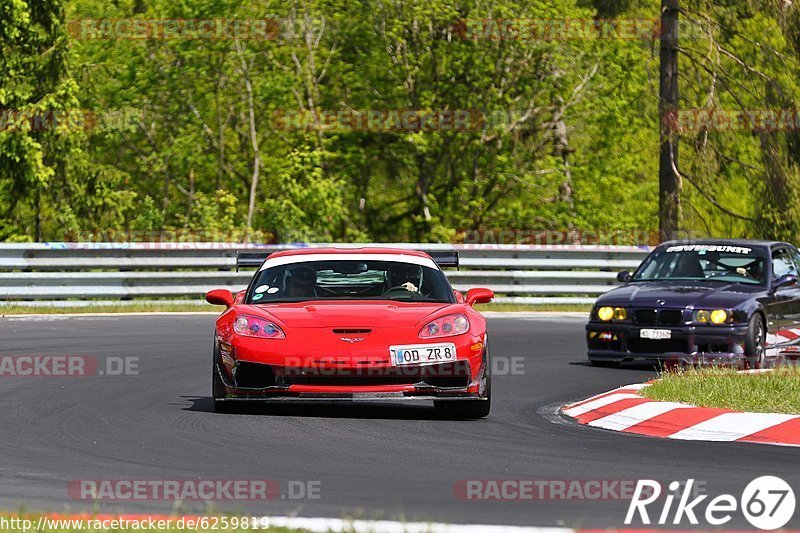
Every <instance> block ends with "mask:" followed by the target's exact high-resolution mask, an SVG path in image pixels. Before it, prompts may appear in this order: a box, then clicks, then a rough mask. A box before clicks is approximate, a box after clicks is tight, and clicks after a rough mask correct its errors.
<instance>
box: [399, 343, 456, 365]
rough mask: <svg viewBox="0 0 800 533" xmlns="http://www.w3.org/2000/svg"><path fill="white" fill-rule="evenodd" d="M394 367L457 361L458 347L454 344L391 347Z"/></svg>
mask: <svg viewBox="0 0 800 533" xmlns="http://www.w3.org/2000/svg"><path fill="white" fill-rule="evenodd" d="M389 354H390V355H391V356H392V364H393V365H394V366H406V365H426V364H431V363H447V362H449V361H455V360H456V345H455V344H453V343H452V342H443V343H440V344H406V345H403V346H389Z"/></svg>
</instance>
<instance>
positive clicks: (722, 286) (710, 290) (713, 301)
mask: <svg viewBox="0 0 800 533" xmlns="http://www.w3.org/2000/svg"><path fill="white" fill-rule="evenodd" d="M763 290H764V288H763V287H761V286H758V285H742V284H740V283H722V282H702V281H699V282H686V281H680V282H678V281H675V282H640V283H629V284H627V285H623V286H622V287H618V288H616V289H613V290H611V291H609V292H607V293H605V294H604V295H602V296H600V297H599V298H598V299H597V305H608V306H620V307H625V306H627V307H654V308H655V307H664V308H685V307H690V306H691V307H722V308H735V307H736V306H737V305H739V304H740V303H742V302H743V301H745V300H747V299H749V298H751V297H752V296H753V295H754V294H755V293H758V292H762V291H763Z"/></svg>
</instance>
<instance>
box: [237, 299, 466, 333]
mask: <svg viewBox="0 0 800 533" xmlns="http://www.w3.org/2000/svg"><path fill="white" fill-rule="evenodd" d="M452 305H454V304H446V303H422V302H413V303H411V302H387V301H383V302H341V303H338V302H319V301H317V302H302V303H296V304H288V303H284V304H273V305H259V306H242V307H250V308H251V309H257V310H258V311H260V313H258V314H266V315H267V316H269V315H271V316H272V317H274V318H276V319H278V321H279V322H281V323H282V324H283V325H285V326H287V327H288V328H348V329H356V328H372V329H376V328H398V327H410V326H414V325H416V324H417V323H418V322H420V321H421V320H423V319H424V318H425V317H427V316H429V315H431V314H432V313H435V312H436V311H438V310H439V309H442V308H443V307H448V306H452ZM242 312H246V311H244V309H242Z"/></svg>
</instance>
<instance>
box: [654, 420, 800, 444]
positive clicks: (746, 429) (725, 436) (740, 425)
mask: <svg viewBox="0 0 800 533" xmlns="http://www.w3.org/2000/svg"><path fill="white" fill-rule="evenodd" d="M794 418H800V417H798V416H797V415H782V414H773V413H723V414H721V415H719V416H715V417H714V418H711V419H709V420H706V421H704V422H700V423H699V424H695V425H694V426H692V427H689V428H686V429H682V430H681V431H678V432H677V433H674V434H673V435H670V437H669V438H671V439H678V440H711V441H734V440H738V439H741V438H742V437H747V436H748V435H752V434H753V433H758V432H759V431H762V430H764V429H767V428H770V427H772V426H775V425H778V424H781V423H783V422H786V421H787V420H792V419H794Z"/></svg>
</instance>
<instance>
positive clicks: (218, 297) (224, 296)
mask: <svg viewBox="0 0 800 533" xmlns="http://www.w3.org/2000/svg"><path fill="white" fill-rule="evenodd" d="M206 301H207V302H208V303H210V304H211V305H224V306H225V307H230V306H232V305H233V293H231V291H229V290H227V289H214V290H213V291H210V292H209V293H208V294H206Z"/></svg>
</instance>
